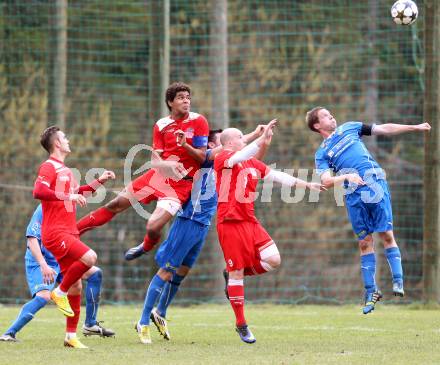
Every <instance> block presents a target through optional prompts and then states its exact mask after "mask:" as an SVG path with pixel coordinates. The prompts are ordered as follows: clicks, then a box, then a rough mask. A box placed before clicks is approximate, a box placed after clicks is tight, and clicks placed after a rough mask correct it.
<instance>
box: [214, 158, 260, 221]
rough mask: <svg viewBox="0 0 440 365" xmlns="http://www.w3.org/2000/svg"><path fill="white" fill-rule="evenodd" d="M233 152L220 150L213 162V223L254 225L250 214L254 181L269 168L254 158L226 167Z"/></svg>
mask: <svg viewBox="0 0 440 365" xmlns="http://www.w3.org/2000/svg"><path fill="white" fill-rule="evenodd" d="M234 153H235V151H228V150H225V151H222V152H220V153H219V154H218V155H217V156H216V157H215V160H214V169H215V172H216V173H217V186H216V190H217V193H218V207H217V222H218V223H221V222H223V221H229V220H240V221H251V222H258V221H257V218H255V212H254V201H255V190H256V188H257V184H258V180H259V179H262V178H264V177H265V176H266V174H267V173H268V172H269V168H268V167H267V166H266V165H265V164H264V163H263V162H261V161H259V160H257V159H256V158H252V159H250V160H247V161H244V162H241V163H238V164H236V165H234V167H232V168H229V167H227V161H228V159H229V158H230V157H231V156H232V155H233V154H234Z"/></svg>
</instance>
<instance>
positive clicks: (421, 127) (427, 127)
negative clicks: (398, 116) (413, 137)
mask: <svg viewBox="0 0 440 365" xmlns="http://www.w3.org/2000/svg"><path fill="white" fill-rule="evenodd" d="M415 127H416V130H417V131H420V132H425V131H430V130H431V126H430V125H429V123H421V124H417V125H415Z"/></svg>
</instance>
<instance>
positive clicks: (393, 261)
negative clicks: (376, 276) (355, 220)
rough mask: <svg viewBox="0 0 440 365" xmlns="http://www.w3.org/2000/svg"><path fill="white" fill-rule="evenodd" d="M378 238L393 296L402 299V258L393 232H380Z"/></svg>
mask: <svg viewBox="0 0 440 365" xmlns="http://www.w3.org/2000/svg"><path fill="white" fill-rule="evenodd" d="M379 237H380V238H381V239H382V242H383V247H384V249H385V256H386V258H387V261H388V265H389V267H390V270H391V275H392V277H393V293H394V295H395V296H398V297H403V296H404V295H405V291H404V290H403V269H402V258H401V255H400V250H399V247H398V246H397V243H396V240H395V239H394V234H393V231H386V232H380V233H379Z"/></svg>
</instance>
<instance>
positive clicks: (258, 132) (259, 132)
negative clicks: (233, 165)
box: [243, 124, 266, 144]
mask: <svg viewBox="0 0 440 365" xmlns="http://www.w3.org/2000/svg"><path fill="white" fill-rule="evenodd" d="M264 128H266V125H265V124H259V125H258V126H257V128H255V130H254V131H252V132H251V133H248V134H245V135H244V136H243V140H244V142H245V143H246V144H249V143H251V142H253V141H255V140H256V139H257V138H259V137H261V135H262V134H263V133H264Z"/></svg>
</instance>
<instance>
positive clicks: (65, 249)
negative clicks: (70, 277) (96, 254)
mask: <svg viewBox="0 0 440 365" xmlns="http://www.w3.org/2000/svg"><path fill="white" fill-rule="evenodd" d="M43 244H44V246H45V247H46V248H47V249H48V250H49V251H50V252H51V253H52V255H54V256H55V259H56V260H57V261H58V264H59V265H60V268H61V273H62V274H64V273H65V271H66V270H67V269H68V268H69V267H70V266H71V265H72V264H73V263H74V262H75V261H78V260H79V259H80V258H81V257H82V256H84V254H85V253H86V252H87V251H89V250H90V247H89V246H87V245H86V244H85V243H83V242H82V241H81V240H80V239H79V235H76V234H69V233H64V232H60V233H58V234H55V235H53V236H52V237H51V238H49V239H46V240H43Z"/></svg>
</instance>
